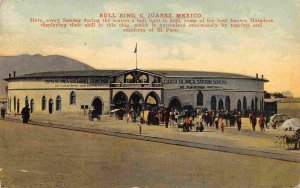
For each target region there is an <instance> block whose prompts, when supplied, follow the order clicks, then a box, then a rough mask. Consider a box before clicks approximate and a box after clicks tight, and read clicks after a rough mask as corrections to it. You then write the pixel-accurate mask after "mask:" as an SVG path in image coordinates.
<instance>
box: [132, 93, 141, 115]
mask: <svg viewBox="0 0 300 188" xmlns="http://www.w3.org/2000/svg"><path fill="white" fill-rule="evenodd" d="M143 106H144V98H143V96H142V94H141V93H139V92H134V93H133V94H132V95H131V97H130V109H133V110H134V111H135V112H137V113H139V112H140V111H141V110H143Z"/></svg>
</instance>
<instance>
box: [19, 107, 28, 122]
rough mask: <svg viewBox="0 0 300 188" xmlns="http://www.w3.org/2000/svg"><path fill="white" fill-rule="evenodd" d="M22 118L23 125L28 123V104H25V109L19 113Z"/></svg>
mask: <svg viewBox="0 0 300 188" xmlns="http://www.w3.org/2000/svg"><path fill="white" fill-rule="evenodd" d="M21 114H22V118H23V123H28V121H29V118H30V108H29V104H26V105H25V107H24V108H23V109H22V111H21Z"/></svg>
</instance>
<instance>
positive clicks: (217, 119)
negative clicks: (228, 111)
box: [215, 116, 219, 130]
mask: <svg viewBox="0 0 300 188" xmlns="http://www.w3.org/2000/svg"><path fill="white" fill-rule="evenodd" d="M215 125H216V129H217V130H218V129H219V117H218V116H216V118H215Z"/></svg>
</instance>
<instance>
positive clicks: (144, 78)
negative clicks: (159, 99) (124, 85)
mask: <svg viewBox="0 0 300 188" xmlns="http://www.w3.org/2000/svg"><path fill="white" fill-rule="evenodd" d="M139 82H141V83H147V82H148V77H147V76H146V75H145V74H142V75H141V76H140V77H139Z"/></svg>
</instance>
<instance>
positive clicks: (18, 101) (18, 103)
mask: <svg viewBox="0 0 300 188" xmlns="http://www.w3.org/2000/svg"><path fill="white" fill-rule="evenodd" d="M17 113H20V99H18V100H17Z"/></svg>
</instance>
